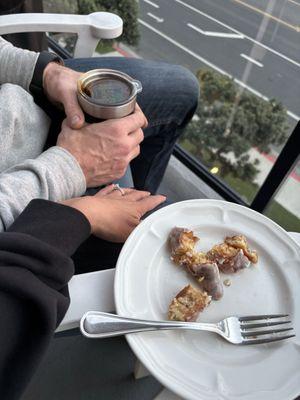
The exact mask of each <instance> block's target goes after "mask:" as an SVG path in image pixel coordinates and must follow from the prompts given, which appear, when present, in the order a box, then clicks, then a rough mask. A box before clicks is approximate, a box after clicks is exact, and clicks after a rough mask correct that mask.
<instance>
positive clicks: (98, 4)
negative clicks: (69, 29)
mask: <svg viewBox="0 0 300 400" xmlns="http://www.w3.org/2000/svg"><path fill="white" fill-rule="evenodd" d="M77 2H78V12H79V14H89V13H92V12H96V11H108V12H112V13H114V14H117V15H119V16H120V17H121V18H122V19H123V21H124V29H123V34H122V36H121V37H120V38H118V39H117V40H122V41H123V42H124V43H127V44H129V45H137V44H138V41H139V37H140V35H139V26H138V12H139V8H138V7H139V6H138V2H137V1H136V0H77Z"/></svg>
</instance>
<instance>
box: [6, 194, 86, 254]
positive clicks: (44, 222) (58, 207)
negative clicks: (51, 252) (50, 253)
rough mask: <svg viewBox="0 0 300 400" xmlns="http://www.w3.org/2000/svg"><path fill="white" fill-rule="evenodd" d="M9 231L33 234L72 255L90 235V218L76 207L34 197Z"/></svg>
mask: <svg viewBox="0 0 300 400" xmlns="http://www.w3.org/2000/svg"><path fill="white" fill-rule="evenodd" d="M7 232H18V233H24V234H27V235H30V236H33V237H35V238H37V239H39V240H41V241H43V242H45V243H47V244H49V245H51V246H53V247H55V248H56V249H57V250H59V251H60V252H62V253H63V254H65V255H67V256H71V255H72V254H74V252H75V251H76V250H77V248H78V247H79V246H80V244H81V243H82V242H83V241H85V240H86V239H87V238H88V237H89V235H90V234H91V225H90V223H89V221H88V220H87V218H86V217H85V216H84V214H82V213H81V212H80V211H78V210H76V209H75V208H72V207H68V206H65V205H63V204H57V203H53V202H51V201H48V200H39V199H37V200H32V201H31V202H30V203H29V204H28V206H27V207H26V208H25V209H24V211H23V212H22V214H20V215H19V217H18V218H17V219H16V220H15V222H14V223H13V224H12V225H11V226H10V227H9V229H8V230H7Z"/></svg>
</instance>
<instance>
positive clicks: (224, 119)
mask: <svg viewBox="0 0 300 400" xmlns="http://www.w3.org/2000/svg"><path fill="white" fill-rule="evenodd" d="M299 20H300V0H294V1H284V2H283V1H280V0H243V1H240V0H232V1H226V2H224V1H222V2H220V1H208V0H206V1H205V0H204V1H201V2H200V1H197V0H173V1H170V0H153V1H152V0H151V1H148V0H141V1H140V18H139V22H140V32H141V38H140V42H139V45H138V46H136V47H135V48H134V50H135V52H136V53H137V54H138V56H141V57H144V58H148V59H149V58H150V59H155V60H161V61H167V62H171V63H177V64H181V65H183V66H185V67H187V68H189V69H190V70H191V71H192V72H193V73H194V74H195V75H196V76H197V78H198V80H199V83H200V86H201V95H200V99H199V107H198V110H197V115H196V116H195V118H194V120H193V121H192V123H191V124H190V126H189V128H188V129H187V131H186V132H185V135H184V136H183V137H182V138H181V140H180V145H181V146H182V147H183V148H184V149H186V150H187V151H188V152H190V153H191V154H192V155H194V156H195V157H196V158H197V159H199V160H200V161H201V162H202V163H204V164H205V165H206V166H207V167H208V168H209V169H210V171H211V173H212V174H216V175H217V176H219V177H220V178H221V179H223V180H224V181H225V182H226V183H227V184H228V185H229V186H230V187H231V188H233V189H234V190H235V191H236V192H238V193H239V194H240V195H241V196H242V197H243V198H244V199H245V200H246V201H247V202H248V203H251V201H252V200H253V198H254V197H255V194H256V193H257V191H258V189H259V187H260V186H261V185H262V183H263V182H264V180H265V178H266V176H267V175H268V173H269V171H270V169H271V168H272V166H273V164H274V162H275V160H276V158H277V156H278V154H279V152H280V151H281V149H282V147H283V146H284V144H285V142H286V140H287V138H288V136H289V135H290V133H291V132H292V130H293V128H294V127H295V125H296V122H297V120H298V119H299V94H300V79H299V72H300V52H299V32H298V25H299Z"/></svg>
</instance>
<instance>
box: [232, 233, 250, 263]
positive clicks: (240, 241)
mask: <svg viewBox="0 0 300 400" xmlns="http://www.w3.org/2000/svg"><path fill="white" fill-rule="evenodd" d="M225 243H227V244H228V245H229V246H232V247H234V248H236V249H241V250H243V253H244V254H245V256H246V257H248V258H249V260H250V261H251V262H253V263H254V264H256V263H257V261H258V256H257V252H256V251H255V250H250V249H249V246H248V243H247V239H246V237H245V236H244V235H236V236H231V237H229V236H228V237H226V238H225Z"/></svg>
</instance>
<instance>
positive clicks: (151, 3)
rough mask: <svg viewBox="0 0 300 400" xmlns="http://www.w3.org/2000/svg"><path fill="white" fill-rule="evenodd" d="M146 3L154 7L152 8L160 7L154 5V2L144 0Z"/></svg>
mask: <svg viewBox="0 0 300 400" xmlns="http://www.w3.org/2000/svg"><path fill="white" fill-rule="evenodd" d="M144 2H145V3H148V4H150V6H152V7H155V8H159V5H158V4H155V3H153V2H152V1H150V0H144Z"/></svg>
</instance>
